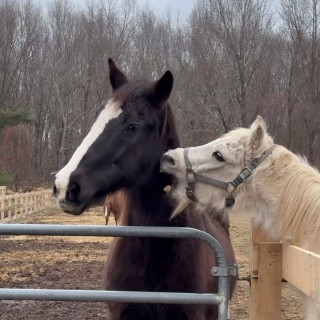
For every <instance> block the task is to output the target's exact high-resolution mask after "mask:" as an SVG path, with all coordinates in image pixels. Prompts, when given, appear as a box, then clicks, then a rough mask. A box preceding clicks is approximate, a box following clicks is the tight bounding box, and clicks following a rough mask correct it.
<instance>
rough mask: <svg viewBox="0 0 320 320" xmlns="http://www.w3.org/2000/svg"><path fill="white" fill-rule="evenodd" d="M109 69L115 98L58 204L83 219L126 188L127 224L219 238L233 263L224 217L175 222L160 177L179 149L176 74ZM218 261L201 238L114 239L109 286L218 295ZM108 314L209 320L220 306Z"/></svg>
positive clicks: (78, 155) (190, 215)
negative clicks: (130, 76) (165, 160)
mask: <svg viewBox="0 0 320 320" xmlns="http://www.w3.org/2000/svg"><path fill="white" fill-rule="evenodd" d="M109 67H110V81H111V85H112V88H113V90H114V92H113V95H112V97H111V99H110V100H109V101H108V102H107V103H106V105H105V106H104V107H103V108H102V109H101V111H100V114H99V116H98V117H97V119H96V121H95V123H94V124H93V127H92V128H91V130H90V132H89V133H88V135H87V137H86V138H85V139H84V140H83V142H82V144H81V145H80V146H79V148H78V149H77V150H76V151H75V153H74V155H73V156H72V158H71V160H70V161H69V163H68V164H67V165H66V166H65V167H64V168H63V169H61V170H60V171H59V172H58V173H57V175H56V180H55V186H54V193H55V195H56V198H57V200H58V203H59V205H60V207H61V208H62V209H63V210H64V211H65V212H67V213H71V214H76V215H77V214H81V213H82V212H83V211H84V210H85V209H86V208H88V207H89V206H90V205H91V204H92V203H93V202H94V201H95V200H97V199H99V198H101V197H105V195H106V194H108V193H111V192H115V191H117V190H120V189H123V188H125V189H127V191H128V192H127V201H128V203H127V206H128V210H126V212H125V214H124V215H125V216H124V217H121V224H123V225H128V226H180V227H193V228H197V229H201V230H204V231H206V232H208V233H210V234H211V235H213V236H214V237H215V238H217V240H218V241H219V242H220V244H221V245H222V247H223V248H224V250H225V252H226V256H227V260H228V264H229V265H230V266H233V264H234V262H235V258H234V253H233V249H232V246H231V242H230V239H229V235H228V229H227V227H226V226H225V225H224V224H222V223H221V221H220V220H219V218H210V217H209V215H203V217H202V218H200V219H199V217H198V215H197V214H196V213H195V212H194V211H193V210H192V206H191V207H189V208H187V209H186V210H185V214H184V215H181V216H179V217H177V218H175V219H172V220H170V219H169V218H170V215H171V214H172V205H171V203H170V201H169V198H168V196H167V194H166V192H165V191H164V188H165V187H166V186H167V185H170V184H171V179H172V178H171V176H170V175H167V174H164V173H160V159H161V156H162V155H163V153H164V152H165V151H167V150H168V149H171V148H176V147H178V144H179V141H178V136H177V132H176V127H175V122H174V117H173V112H172V110H171V107H170V105H169V104H168V102H167V100H168V98H169V96H170V93H171V90H172V86H173V76H172V74H171V72H170V71H167V72H166V73H165V74H164V75H163V76H162V77H161V79H160V80H158V81H155V82H146V81H134V82H131V81H128V80H127V78H126V76H125V75H124V74H123V73H122V72H121V71H120V70H119V69H118V68H117V67H116V65H115V64H114V62H113V61H112V60H111V59H110V60H109ZM215 264H216V258H215V255H214V254H213V253H212V252H211V250H209V249H208V247H207V246H206V245H205V244H204V243H202V242H201V241H200V240H191V239H184V240H179V239H157V238H130V239H129V238H116V239H115V240H114V241H113V243H112V246H111V249H110V252H109V256H108V261H107V268H106V269H107V270H106V277H105V278H106V281H105V287H106V289H108V290H126V291H164V292H181V291H182V292H197V293H204V292H216V291H217V279H216V278H213V277H212V276H211V275H210V270H211V267H212V266H213V265H215ZM231 287H232V288H233V284H232V285H231ZM232 288H231V292H232ZM109 309H110V313H111V319H112V320H119V319H130V320H135V319H137V320H138V319H139V320H150V319H154V320H157V319H158V320H162V319H167V320H187V319H190V320H191V319H192V320H195V319H197V320H209V319H210V320H211V319H217V310H218V307H217V306H207V305H164V304H134V303H109Z"/></svg>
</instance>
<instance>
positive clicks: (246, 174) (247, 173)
mask: <svg viewBox="0 0 320 320" xmlns="http://www.w3.org/2000/svg"><path fill="white" fill-rule="evenodd" d="M251 175H252V170H251V169H250V168H248V167H245V168H244V169H242V170H241V172H240V173H239V174H238V177H239V178H240V179H241V181H245V180H247V179H249V178H250V176H251Z"/></svg>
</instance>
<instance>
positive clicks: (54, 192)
mask: <svg viewBox="0 0 320 320" xmlns="http://www.w3.org/2000/svg"><path fill="white" fill-rule="evenodd" d="M53 195H54V196H55V197H56V198H57V197H58V190H57V187H56V185H55V184H54V185H53Z"/></svg>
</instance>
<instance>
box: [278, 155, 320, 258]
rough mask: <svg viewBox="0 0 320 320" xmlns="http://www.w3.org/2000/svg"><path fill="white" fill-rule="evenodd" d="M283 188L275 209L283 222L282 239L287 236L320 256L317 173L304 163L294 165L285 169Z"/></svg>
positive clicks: (319, 211) (319, 193) (318, 182)
mask: <svg viewBox="0 0 320 320" xmlns="http://www.w3.org/2000/svg"><path fill="white" fill-rule="evenodd" d="M292 156H293V154H292ZM293 157H294V156H293ZM282 185H283V187H282V188H281V192H280V194H279V197H278V201H277V208H276V210H277V212H278V214H279V215H280V219H281V221H282V235H283V236H284V238H287V236H289V237H290V238H291V240H292V241H293V243H294V244H297V245H301V246H303V247H305V248H306V249H308V250H312V251H315V252H319V248H320V174H319V172H318V171H317V170H316V169H314V168H312V167H311V166H310V165H308V164H307V163H306V161H305V160H304V159H301V160H300V162H296V161H294V162H292V163H290V164H289V165H288V166H286V168H285V177H284V179H283V181H282ZM290 238H289V239H290Z"/></svg>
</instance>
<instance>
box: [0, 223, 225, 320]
mask: <svg viewBox="0 0 320 320" xmlns="http://www.w3.org/2000/svg"><path fill="white" fill-rule="evenodd" d="M0 234H3V235H4V234H6V235H43V236H96V237H97V236H101V237H104V236H111V237H153V238H178V239H183V238H193V239H199V240H202V241H204V242H205V243H206V244H207V245H208V246H209V247H210V248H211V249H212V250H213V251H214V253H215V255H216V262H217V266H218V267H219V268H221V269H226V268H227V267H228V266H227V259H226V256H225V253H224V251H223V248H222V247H221V245H220V243H219V242H218V241H217V240H216V239H215V238H214V237H212V236H211V235H209V234H208V233H206V232H204V231H202V230H198V229H193V228H180V227H149V226H148V227H136V226H130V227H129V226H120V227H113V226H97V225H79V226H75V225H53V224H0ZM229 283H230V281H229V277H224V276H223V277H219V279H218V287H219V289H218V291H219V296H220V297H222V301H221V302H220V304H219V312H218V314H219V316H218V320H226V319H227V317H228V300H229V298H230V284H229ZM211 296H212V295H211Z"/></svg>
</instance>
